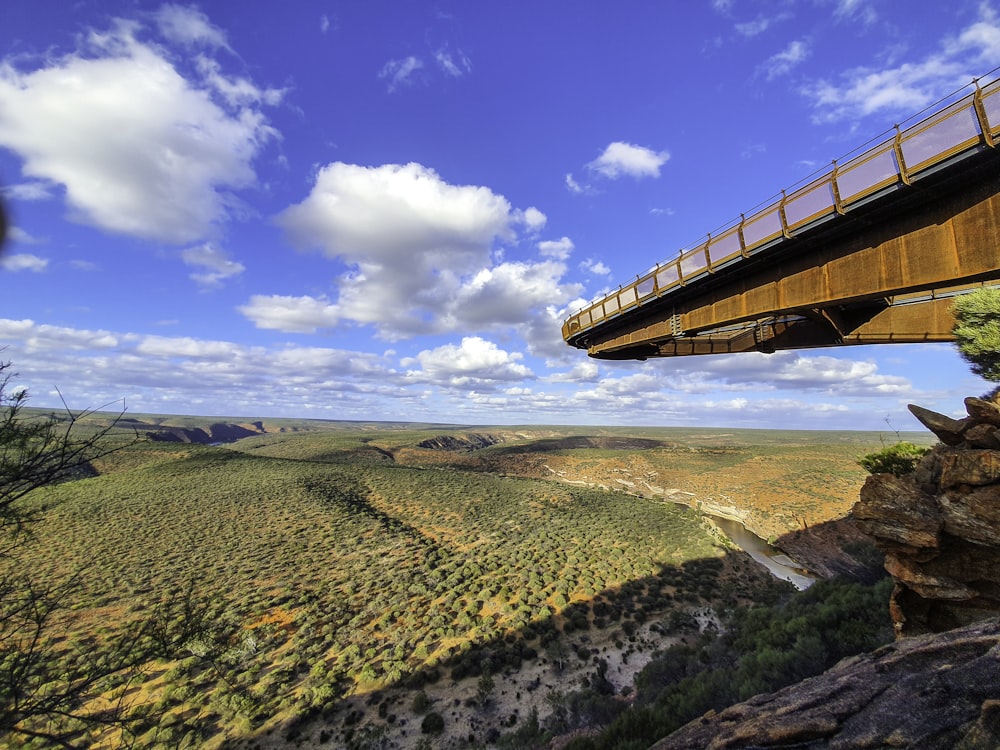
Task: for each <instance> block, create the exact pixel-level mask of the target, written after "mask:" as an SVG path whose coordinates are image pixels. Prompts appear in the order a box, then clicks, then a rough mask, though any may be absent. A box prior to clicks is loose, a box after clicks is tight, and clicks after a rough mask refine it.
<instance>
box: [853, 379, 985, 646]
mask: <svg viewBox="0 0 1000 750" xmlns="http://www.w3.org/2000/svg"><path fill="white" fill-rule="evenodd" d="M965 404H966V408H967V411H968V414H969V416H968V417H966V418H964V419H959V420H957V419H951V418H949V417H946V416H944V415H942V414H936V413H934V412H931V411H928V410H927V409H923V408H921V407H916V406H911V407H910V410H911V411H912V412H913V414H914V416H916V417H917V419H919V420H920V421H921V422H922V423H923V424H924V425H925V426H927V428H928V429H930V430H931V431H932V432H933V433H934V434H935V435H936V436H937V437H938V438H939V439H940V440H941V443H942V444H941V445H937V446H935V447H934V448H933V449H932V450H931V451H930V452H929V453H928V454H927V455H926V456H924V458H923V459H921V461H920V462H919V463H918V464H917V467H916V470H915V471H914V472H913V473H912V474H910V475H907V476H901V477H900V476H895V475H893V474H873V475H872V476H870V477H869V478H868V479H867V481H866V482H865V485H864V487H862V489H861V499H860V501H859V502H858V503H857V504H856V505H855V506H854V511H853V515H854V518H855V519H856V521H857V523H858V525H859V527H860V528H861V529H862V530H863V531H865V532H867V533H868V534H871V535H872V536H873V537H875V543H876V546H878V547H879V549H881V550H882V551H883V552H884V553H885V567H886V570H888V571H889V573H890V574H891V575H892V577H893V578H894V579H895V581H896V587H895V590H894V591H893V595H892V601H891V605H890V611H891V614H892V618H893V622H894V624H895V627H896V632H897V634H898V635H917V634H921V633H930V632H941V631H945V630H950V629H952V628H956V627H961V626H964V625H967V624H970V623H973V622H977V621H981V620H986V619H990V618H994V617H997V616H998V615H1000V407H998V406H997V405H996V404H994V403H993V402H991V401H986V400H983V399H978V398H967V399H966V400H965Z"/></svg>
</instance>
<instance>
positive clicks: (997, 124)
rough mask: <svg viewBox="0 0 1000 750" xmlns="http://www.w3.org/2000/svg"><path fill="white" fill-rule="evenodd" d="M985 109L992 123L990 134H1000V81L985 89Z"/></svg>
mask: <svg viewBox="0 0 1000 750" xmlns="http://www.w3.org/2000/svg"><path fill="white" fill-rule="evenodd" d="M982 96H983V109H984V110H985V111H986V119H987V120H989V123H990V132H991V133H993V134H994V135H997V134H1000V79H997V80H996V81H994V82H993V83H991V84H990V85H989V86H986V87H985V88H983V91H982Z"/></svg>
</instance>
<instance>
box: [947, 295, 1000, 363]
mask: <svg viewBox="0 0 1000 750" xmlns="http://www.w3.org/2000/svg"><path fill="white" fill-rule="evenodd" d="M952 312H953V313H954V315H955V327H954V328H953V330H952V332H953V333H954V335H955V343H956V344H957V346H958V351H959V353H960V354H961V355H962V357H963V358H964V359H965V361H966V362H968V363H969V364H970V366H971V368H972V372H974V373H975V374H976V375H981V376H982V377H984V378H986V379H987V380H994V381H1000V289H997V288H996V287H982V288H981V289H977V290H976V291H974V292H970V293H969V294H963V295H960V296H958V297H957V298H956V299H955V303H954V305H953V306H952Z"/></svg>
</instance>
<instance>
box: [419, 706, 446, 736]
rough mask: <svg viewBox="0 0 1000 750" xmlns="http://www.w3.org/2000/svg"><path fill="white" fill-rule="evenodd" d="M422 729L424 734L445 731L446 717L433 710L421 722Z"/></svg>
mask: <svg viewBox="0 0 1000 750" xmlns="http://www.w3.org/2000/svg"><path fill="white" fill-rule="evenodd" d="M420 731H421V732H423V733H424V734H440V733H441V732H443V731H444V717H443V716H442V715H441V714H439V713H438V712H437V711H431V712H430V713H429V714H427V715H426V716H425V717H424V720H423V721H422V722H420Z"/></svg>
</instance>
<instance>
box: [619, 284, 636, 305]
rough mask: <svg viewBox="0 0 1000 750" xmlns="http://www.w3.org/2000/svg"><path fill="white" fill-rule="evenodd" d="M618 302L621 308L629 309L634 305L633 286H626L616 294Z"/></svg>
mask: <svg viewBox="0 0 1000 750" xmlns="http://www.w3.org/2000/svg"><path fill="white" fill-rule="evenodd" d="M618 302H619V303H620V304H621V306H622V307H631V306H632V305H634V304H635V303H636V296H635V286H634V285H633V286H627V287H625V288H624V289H622V290H621V291H620V292H618Z"/></svg>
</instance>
